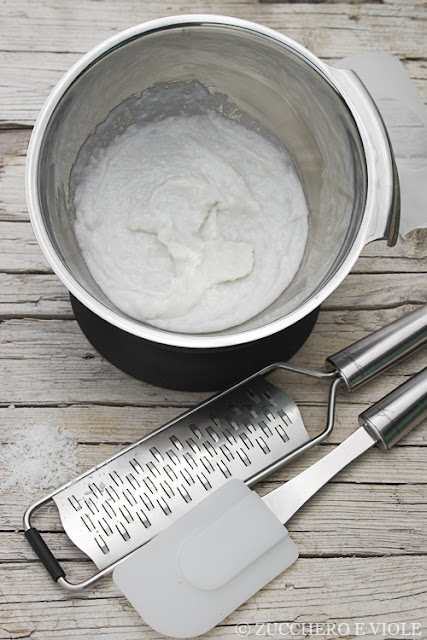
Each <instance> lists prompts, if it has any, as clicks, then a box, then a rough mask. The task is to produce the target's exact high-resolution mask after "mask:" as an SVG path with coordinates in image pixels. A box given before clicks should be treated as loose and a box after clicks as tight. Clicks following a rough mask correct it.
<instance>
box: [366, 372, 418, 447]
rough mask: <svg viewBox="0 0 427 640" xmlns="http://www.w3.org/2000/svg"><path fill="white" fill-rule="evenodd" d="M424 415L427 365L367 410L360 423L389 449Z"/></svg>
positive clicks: (379, 442) (380, 444)
mask: <svg viewBox="0 0 427 640" xmlns="http://www.w3.org/2000/svg"><path fill="white" fill-rule="evenodd" d="M426 418H427V367H426V368H425V369H423V370H422V371H420V373H418V374H417V375H416V376H413V377H412V378H410V379H409V380H407V381H406V382H404V383H403V384H401V385H400V387H397V389H395V390H394V391H392V392H391V393H389V394H388V395H387V396H385V397H384V398H382V399H381V400H379V401H378V402H376V403H375V404H374V405H373V406H372V407H369V409H366V411H364V412H363V413H361V414H360V416H359V422H360V424H362V425H363V426H364V427H365V429H366V430H367V431H368V432H369V433H370V434H371V435H372V436H373V437H374V438H375V439H376V440H377V445H378V446H379V447H381V449H391V447H392V446H393V445H395V444H396V442H399V440H401V438H403V437H404V436H406V435H407V434H408V433H409V432H410V431H412V429H414V427H416V426H417V425H419V424H420V423H421V422H422V421H423V420H425V419H426Z"/></svg>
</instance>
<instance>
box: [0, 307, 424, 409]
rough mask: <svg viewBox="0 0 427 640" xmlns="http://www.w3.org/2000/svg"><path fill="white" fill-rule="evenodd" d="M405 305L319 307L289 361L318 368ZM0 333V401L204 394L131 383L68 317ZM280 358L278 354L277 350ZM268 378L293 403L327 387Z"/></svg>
mask: <svg viewBox="0 0 427 640" xmlns="http://www.w3.org/2000/svg"><path fill="white" fill-rule="evenodd" d="M411 308H413V307H410V306H409V307H406V308H405V309H400V308H399V309H398V310H396V309H385V310H383V311H378V310H377V311H375V310H373V309H372V310H370V311H363V312H362V311H336V312H323V313H322V314H321V318H320V320H319V322H318V324H317V325H316V327H315V330H314V331H313V334H312V335H311V336H310V338H309V340H308V341H307V342H306V344H305V345H304V347H303V348H302V349H301V350H300V351H299V353H298V354H297V355H296V356H295V358H294V362H297V363H300V364H302V363H305V364H311V366H313V367H323V366H324V359H325V357H326V356H328V355H331V354H332V353H334V352H336V351H338V350H339V349H341V348H344V347H345V346H347V345H349V344H351V343H352V342H354V341H355V340H357V339H359V338H361V337H363V336H364V335H366V334H367V333H368V332H370V331H373V330H374V329H375V328H379V327H380V326H384V325H385V324H387V322H389V321H391V320H392V319H394V318H397V317H401V316H402V315H403V313H404V311H405V310H407V311H409V310H410V309H411ZM0 327H1V328H0V332H1V336H2V341H3V345H2V361H1V366H2V369H3V376H4V379H3V384H2V385H1V389H0V403H3V404H30V405H40V404H48V405H54V404H63V403H67V404H68V403H77V404H84V403H87V402H89V403H93V402H96V403H101V404H131V405H159V404H160V405H163V406H167V405H175V406H188V405H189V404H190V405H194V404H195V403H197V402H198V401H200V400H201V399H202V398H203V397H205V396H206V394H200V393H190V392H177V391H172V390H165V389H160V388H158V387H154V386H151V385H147V384H145V383H142V382H139V381H137V380H135V379H133V378H131V377H129V376H127V375H125V374H124V373H122V372H121V371H119V370H118V369H116V368H115V367H113V366H112V365H111V364H110V363H108V362H106V361H105V360H104V359H103V358H101V357H100V356H99V355H98V354H97V353H96V352H95V350H94V349H93V347H92V346H91V345H90V344H89V343H88V341H87V340H86V338H85V337H84V336H83V334H82V333H81V331H80V329H79V327H78V326H77V323H76V322H75V321H64V320H30V321H24V320H10V321H5V322H3V323H2V324H1V325H0ZM278 357H280V354H278ZM423 366H425V350H421V351H420V352H419V353H418V354H415V355H414V356H413V357H411V358H410V359H408V360H407V361H405V362H404V363H402V364H400V365H399V366H396V367H394V368H393V370H392V371H391V372H390V373H387V374H384V375H383V376H381V377H379V378H377V379H376V380H374V381H373V382H372V383H371V384H370V385H369V386H368V387H366V388H362V389H361V390H356V391H355V392H353V394H352V396H351V397H352V402H374V401H376V400H378V398H379V397H381V395H384V393H386V392H388V391H390V389H391V388H393V387H394V386H397V385H398V384H400V383H401V382H403V380H404V379H405V377H407V376H408V375H411V374H413V373H416V372H417V371H419V370H420V369H421V368H422V367H423ZM272 380H273V381H277V383H279V384H283V385H284V387H285V388H287V389H288V390H289V393H290V394H291V395H292V397H294V399H295V400H296V401H300V400H307V398H309V399H310V401H311V402H312V403H316V402H319V401H320V402H322V401H323V402H325V400H326V397H327V385H325V384H324V383H323V382H321V381H318V380H312V379H310V380H304V385H303V384H302V381H301V377H300V376H295V375H292V374H287V373H285V372H277V373H275V374H274V375H273V377H272Z"/></svg>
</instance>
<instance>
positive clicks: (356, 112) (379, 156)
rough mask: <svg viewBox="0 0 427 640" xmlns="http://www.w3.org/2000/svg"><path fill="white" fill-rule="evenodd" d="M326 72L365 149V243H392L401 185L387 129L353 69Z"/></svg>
mask: <svg viewBox="0 0 427 640" xmlns="http://www.w3.org/2000/svg"><path fill="white" fill-rule="evenodd" d="M329 72H330V73H331V75H332V76H333V78H334V80H335V82H336V87H335V88H336V90H337V91H338V92H339V93H340V94H341V95H342V96H343V98H344V100H345V101H346V102H347V104H348V106H349V108H350V111H351V113H352V115H353V118H354V119H355V121H356V124H357V127H358V129H359V132H360V137H361V140H362V144H363V147H364V151H365V156H366V165H367V170H368V176H369V180H368V197H367V203H366V214H367V219H368V220H369V223H368V226H367V229H366V235H365V244H368V243H369V242H373V241H374V240H387V244H388V245H389V246H394V245H395V244H396V242H397V237H398V233H399V220H400V189H399V177H398V173H397V168H396V162H395V159H394V153H393V149H392V146H391V142H390V138H389V136H388V133H387V129H386V127H385V125H384V121H383V119H382V117H381V114H380V112H379V110H378V107H377V105H376V104H375V102H374V100H373V98H372V96H371V94H370V93H369V91H368V90H367V88H366V87H365V85H364V84H363V82H362V81H361V79H360V78H359V76H358V75H357V74H356V73H355V72H354V71H351V70H350V69H335V68H333V67H329Z"/></svg>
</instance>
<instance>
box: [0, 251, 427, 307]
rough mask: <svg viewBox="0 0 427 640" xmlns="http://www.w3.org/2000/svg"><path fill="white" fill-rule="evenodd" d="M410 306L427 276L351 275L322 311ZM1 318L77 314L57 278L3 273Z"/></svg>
mask: <svg viewBox="0 0 427 640" xmlns="http://www.w3.org/2000/svg"><path fill="white" fill-rule="evenodd" d="M418 264H419V265H420V266H421V265H422V264H423V263H422V261H420V262H419V263H418ZM425 266H426V268H427V261H426V265H425ZM408 303H409V304H414V305H416V304H425V303H427V272H426V273H424V272H421V273H408V274H405V273H381V274H377V273H373V274H371V273H364V274H357V273H351V274H350V275H348V276H347V278H346V279H345V280H344V282H343V283H342V284H341V285H340V286H339V287H338V289H336V291H334V292H333V293H332V294H331V295H330V296H329V297H328V298H327V299H326V300H325V301H324V302H323V305H322V308H323V309H324V310H325V311H332V310H337V311H339V310H343V309H347V310H353V309H355V310H359V309H382V308H387V307H394V306H397V305H402V304H408ZM0 317H1V318H3V319H9V318H28V317H34V318H67V319H70V318H73V313H72V310H71V305H70V301H69V295H68V291H67V289H66V288H65V287H64V285H63V284H62V283H61V282H60V280H59V279H58V278H57V277H56V276H55V275H53V274H47V275H45V274H8V273H0Z"/></svg>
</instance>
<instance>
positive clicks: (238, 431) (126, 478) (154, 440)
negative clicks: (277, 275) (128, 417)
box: [53, 376, 310, 569]
mask: <svg viewBox="0 0 427 640" xmlns="http://www.w3.org/2000/svg"><path fill="white" fill-rule="evenodd" d="M309 439H310V438H309V435H308V433H307V431H306V429H305V426H304V423H303V421H302V418H301V414H300V412H299V409H298V407H297V406H296V404H295V403H294V401H293V400H292V398H291V397H290V396H289V395H288V394H287V393H286V392H285V391H283V390H282V389H279V388H278V387H276V386H275V385H273V384H272V383H270V382H269V381H267V380H266V379H265V378H263V377H261V376H256V377H254V378H252V379H250V380H248V381H247V382H245V383H243V384H241V385H238V386H236V387H235V388H233V389H232V390H230V391H227V392H225V393H223V394H220V395H219V396H214V397H213V398H212V399H211V400H208V401H207V402H205V403H202V405H200V406H199V407H196V408H195V409H193V410H191V411H189V412H187V413H185V414H184V415H183V416H181V417H178V418H177V419H176V420H174V421H172V422H171V423H168V424H167V425H165V426H164V427H162V428H160V429H158V430H157V431H155V432H154V433H152V434H150V435H148V436H146V437H145V438H143V439H142V440H140V441H138V442H136V443H135V444H134V445H131V446H130V447H127V448H126V449H124V450H123V451H122V452H121V453H119V454H117V455H116V456H113V457H112V458H110V459H109V460H106V461H105V462H103V463H101V464H100V465H97V467H94V468H93V469H91V470H90V471H89V472H88V473H86V474H84V475H83V476H81V477H80V478H78V479H77V480H75V481H74V482H72V483H69V484H68V485H66V486H65V487H64V488H63V489H61V490H59V491H58V492H57V493H56V494H55V496H54V497H53V500H54V501H55V503H56V505H57V507H58V510H59V514H60V517H61V521H62V525H63V527H64V530H65V532H66V533H67V534H68V536H69V537H70V539H71V540H72V541H73V542H74V544H75V545H76V546H77V547H79V548H80V549H81V550H82V551H84V553H86V554H87V555H88V556H89V557H90V558H91V559H92V560H93V562H94V563H95V564H96V566H97V567H98V569H104V568H106V567H108V566H110V565H111V564H112V563H113V562H115V561H117V560H119V559H120V558H123V557H124V556H126V555H128V554H129V553H130V552H131V551H134V550H135V549H137V548H138V547H140V546H141V545H143V544H145V543H146V542H148V541H149V540H150V539H151V538H153V537H154V536H155V535H157V534H158V533H160V531H162V530H163V529H165V528H166V527H168V526H169V525H170V524H172V522H174V521H175V520H176V519H177V518H179V517H180V516H181V515H183V514H184V513H185V512H186V511H188V510H189V509H190V508H192V507H193V506H195V505H196V504H198V503H199V502H200V501H201V500H203V498H204V497H206V495H207V493H209V492H210V491H211V490H213V489H217V488H218V487H220V486H221V485H222V484H223V483H224V482H226V481H227V480H228V479H229V478H237V479H240V480H243V481H244V482H246V483H247V484H248V485H251V484H254V483H255V482H256V481H257V480H259V479H260V478H261V477H263V476H264V475H267V473H268V470H269V468H270V467H272V465H274V464H275V463H277V462H278V461H280V459H281V458H283V457H284V456H286V455H287V454H289V453H290V452H291V451H293V450H295V449H296V448H297V447H299V446H300V445H302V444H304V443H305V442H308V441H309Z"/></svg>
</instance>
